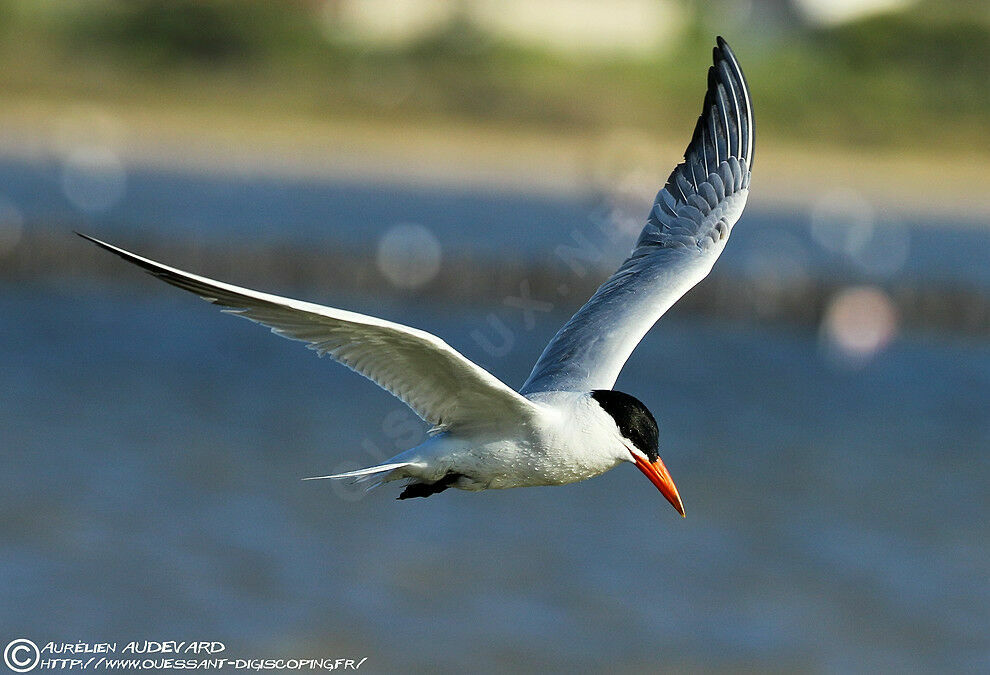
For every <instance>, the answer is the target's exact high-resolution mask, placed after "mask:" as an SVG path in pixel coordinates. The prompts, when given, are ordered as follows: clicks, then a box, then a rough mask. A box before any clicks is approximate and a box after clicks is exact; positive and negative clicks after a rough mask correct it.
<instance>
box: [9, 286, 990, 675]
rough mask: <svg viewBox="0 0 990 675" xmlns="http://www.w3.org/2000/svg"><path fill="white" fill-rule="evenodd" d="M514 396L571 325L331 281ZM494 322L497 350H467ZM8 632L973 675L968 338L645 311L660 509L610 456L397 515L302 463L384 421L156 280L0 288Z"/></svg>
mask: <svg viewBox="0 0 990 675" xmlns="http://www.w3.org/2000/svg"><path fill="white" fill-rule="evenodd" d="M325 300H326V301H328V302H331V303H335V304H337V305H338V306H343V307H347V308H349V309H353V310H358V311H363V312H368V313H372V314H376V315H382V316H385V317H387V318H390V319H394V320H397V321H402V322H407V323H413V324H414V325H416V326H418V327H420V328H424V329H427V330H430V331H433V332H435V333H437V334H439V335H442V336H444V337H445V338H446V339H447V340H448V341H449V342H450V343H451V344H452V345H453V346H454V347H456V348H458V349H460V350H461V351H463V353H465V354H466V355H467V356H468V357H470V358H473V359H476V360H478V361H479V362H481V363H484V364H485V365H486V366H488V367H489V368H491V369H492V370H493V371H494V372H495V373H496V374H498V375H499V376H500V377H502V378H503V379H504V380H505V381H506V382H508V383H510V384H513V385H518V384H519V383H521V382H522V380H523V379H524V378H525V376H526V374H527V372H528V369H529V366H530V364H531V363H532V361H533V360H534V359H535V357H536V356H537V355H538V353H539V351H540V350H541V348H542V345H543V344H544V342H545V340H546V338H547V337H548V336H549V335H550V334H551V333H552V332H553V331H554V330H556V328H557V327H558V325H559V324H560V323H561V322H562V321H563V320H564V319H566V313H560V312H557V313H554V314H553V315H545V314H540V315H538V317H537V322H536V324H535V326H533V327H532V329H527V327H526V325H525V323H524V322H523V321H522V318H521V317H520V316H518V313H517V315H516V316H513V315H512V314H511V313H507V312H506V309H505V308H504V307H490V308H489V307H475V308H470V309H469V308H465V307H462V306H452V307H451V306H438V305H433V304H430V303H428V302H426V301H422V300H420V301H404V302H401V303H400V302H398V301H391V300H381V299H376V298H370V297H330V298H325ZM491 313H494V314H496V315H498V316H501V317H503V318H504V320H505V321H506V323H507V325H508V326H509V327H510V329H511V331H512V333H513V336H514V343H513V346H512V348H511V349H509V350H508V353H506V354H505V355H503V356H500V357H497V358H496V357H492V356H490V355H488V354H487V353H486V352H485V351H484V350H483V349H482V348H481V347H480V345H479V342H478V340H477V339H476V338H475V337H473V336H472V335H473V332H474V331H481V332H482V333H484V331H486V330H488V329H489V324H488V323H487V321H488V317H489V315H490V314H491ZM0 353H2V354H3V355H4V359H3V367H2V368H0V391H2V392H3V394H2V395H0V400H2V404H0V439H2V448H3V450H2V453H3V454H2V462H3V466H4V474H3V475H4V483H5V484H4V489H3V490H2V491H0V511H2V513H3V518H2V519H0V626H2V627H3V632H2V636H0V637H3V639H4V641H6V640H7V639H8V637H10V636H14V635H17V636H25V637H29V638H32V639H34V640H35V641H36V642H42V641H48V640H71V641H76V640H84V641H91V642H95V641H126V640H143V639H151V640H167V639H176V640H193V639H195V640H221V641H223V642H225V643H226V645H227V655H228V656H231V657H239V658H246V657H265V658H288V657H314V656H350V657H354V656H356V657H359V658H360V657H364V656H367V657H368V658H369V661H368V662H367V664H366V665H365V666H364V667H363V670H368V671H370V672H400V670H402V671H404V670H409V669H411V670H414V671H424V672H426V671H428V672H436V671H437V670H451V671H464V670H470V671H477V670H481V671H495V670H503V669H508V668H512V669H526V670H549V671H555V672H563V671H574V670H588V669H596V670H602V669H605V668H608V669H609V670H610V671H616V672H631V671H638V672H642V671H644V670H657V669H659V668H667V669H671V670H681V671H697V670H699V669H704V670H709V671H724V672H738V671H740V670H753V671H767V670H770V671H778V672H779V671H794V670H801V671H825V672H917V671H928V672H962V671H969V672H987V670H990V637H988V636H990V584H988V579H990V529H988V526H987V517H988V514H990V510H988V507H990V497H988V495H990V491H988V489H987V486H988V484H990V452H988V451H990V416H988V415H987V409H988V405H987V404H988V402H990V345H987V344H986V343H985V342H976V341H967V340H965V339H956V338H950V337H939V336H931V335H929V336H927V337H925V338H924V339H920V338H918V337H914V336H911V335H902V336H900V337H899V338H898V339H897V340H895V341H894V342H893V343H892V345H891V346H890V347H889V348H888V349H886V350H885V351H882V352H880V354H879V355H878V356H877V357H876V358H875V359H873V360H872V361H870V362H869V363H867V364H865V365H864V366H863V367H862V368H860V369H855V370H851V369H848V368H846V367H842V366H839V365H836V364H835V363H833V362H832V361H831V360H830V359H828V358H827V357H826V356H825V355H824V354H823V351H822V350H821V349H820V347H819V345H818V338H817V334H816V333H815V331H813V330H781V329H780V328H770V327H765V326H761V325H753V324H739V323H725V322H719V321H714V320H699V319H684V318H678V317H677V316H670V317H667V318H665V319H664V320H663V321H662V322H661V323H660V324H659V325H658V327H657V328H656V329H655V330H654V331H653V332H652V333H651V334H650V336H649V337H648V338H647V340H646V341H645V342H644V343H643V344H642V345H641V347H640V349H639V350H638V351H637V352H636V353H635V354H634V356H633V358H632V360H631V362H630V363H629V365H628V367H627V368H626V369H625V371H624V372H623V375H622V377H621V378H620V381H619V383H618V387H619V388H620V389H623V390H625V391H628V392H630V393H633V394H635V395H636V396H638V397H639V398H641V399H642V400H643V401H645V402H646V403H647V404H648V405H649V406H650V407H651V408H652V409H653V411H654V412H655V413H656V414H657V416H658V418H659V420H660V424H661V455H662V456H663V458H664V460H665V461H666V464H667V466H668V467H669V468H670V470H671V473H672V475H673V476H674V478H675V479H676V480H677V484H678V487H679V488H680V491H681V494H682V496H683V497H684V502H685V505H686V508H687V512H688V518H687V519H681V518H679V517H678V516H677V515H676V514H675V513H674V511H673V510H672V509H671V508H670V507H669V505H667V503H666V502H665V501H664V500H663V499H662V498H661V497H660V496H659V495H658V494H657V492H656V490H655V489H654V488H653V486H652V485H650V484H649V483H648V482H647V481H645V480H644V479H643V478H642V476H641V475H640V474H639V473H638V472H637V471H635V470H634V469H633V468H632V467H631V466H629V467H620V468H618V469H616V470H613V471H612V472H610V473H608V474H606V475H604V476H602V477H600V478H597V479H594V480H591V481H587V482H585V483H580V484H577V485H572V486H567V487H561V488H538V489H525V490H509V491H492V492H487V493H479V494H470V493H461V492H457V491H453V490H451V491H447V492H445V493H444V494H442V495H438V496H436V497H433V498H430V499H427V500H410V501H403V502H396V501H394V499H393V497H394V496H395V493H396V491H395V490H394V489H391V488H382V489H379V490H377V491H373V492H370V493H367V494H364V493H360V492H354V491H352V490H350V489H348V488H340V487H339V486H338V487H335V486H334V485H330V484H327V483H325V482H310V483H302V482H300V481H299V478H300V477H303V476H308V475H314V474H322V473H326V472H328V471H330V470H333V469H336V468H338V467H343V466H353V465H357V464H364V463H368V462H370V461H375V460H377V459H379V458H380V457H381V456H383V455H389V454H392V453H393V452H395V451H396V450H397V449H401V448H404V447H407V446H408V445H412V444H414V443H416V442H417V441H418V440H419V438H421V435H422V433H423V427H422V426H420V425H419V424H418V423H416V422H415V420H414V419H413V418H412V417H411V414H410V413H408V412H406V411H405V409H404V408H403V407H402V406H401V404H399V403H398V402H396V401H395V400H394V399H392V398H391V397H389V396H388V395H387V394H385V393H383V392H381V391H379V390H378V389H377V388H376V387H374V386H373V385H372V384H370V383H368V382H367V381H365V380H363V379H362V378H360V377H358V376H356V375H354V374H353V373H351V372H349V371H347V370H346V369H344V368H342V367H340V366H338V365H336V364H334V363H332V362H330V361H328V360H323V361H319V360H317V359H316V358H315V357H314V356H313V354H312V353H310V352H308V351H307V350H305V349H303V348H302V347H301V346H299V345H298V344H294V343H291V342H288V341H285V340H280V339H277V338H275V337H273V336H271V335H270V334H268V333H267V331H265V330H263V329H260V328H259V327H257V326H254V325H252V324H250V323H248V322H246V321H240V320H237V319H235V318H231V317H228V316H224V315H221V314H220V313H218V312H217V311H216V310H215V308H212V307H210V306H209V305H207V304H205V303H202V302H200V301H198V300H196V299H195V298H192V297H189V296H187V295H185V294H182V293H180V292H178V291H176V290H175V289H170V288H167V287H164V285H163V286H162V288H160V289H159V288H157V287H155V286H153V285H152V284H151V282H150V281H149V282H148V286H147V287H146V286H141V285H138V284H126V285H119V286H118V285H109V284H95V283H86V282H70V281H67V280H63V281H44V280H39V281H36V282H33V283H28V284H23V285H9V284H8V285H6V286H2V287H0Z"/></svg>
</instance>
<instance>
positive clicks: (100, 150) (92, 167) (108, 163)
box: [62, 146, 127, 213]
mask: <svg viewBox="0 0 990 675" xmlns="http://www.w3.org/2000/svg"><path fill="white" fill-rule="evenodd" d="M126 182H127V172H126V170H125V169H124V164H123V162H122V161H121V160H120V157H119V156H118V155H117V153H115V152H114V151H112V150H110V149H109V148H107V147H101V146H81V147H78V148H75V149H74V150H72V151H71V152H70V153H69V155H68V157H66V159H65V162H64V163H63V165H62V192H63V194H65V197H66V199H68V200H69V201H70V202H71V203H72V205H73V206H75V207H76V208H77V209H79V210H80V211H85V212H86V213H98V212H101V211H106V210H108V209H110V208H112V207H113V206H114V205H115V204H117V202H119V201H120V200H121V199H122V198H123V196H124V189H125V186H126Z"/></svg>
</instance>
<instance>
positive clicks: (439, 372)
mask: <svg viewBox="0 0 990 675" xmlns="http://www.w3.org/2000/svg"><path fill="white" fill-rule="evenodd" d="M80 236H81V237H83V238H85V239H88V240H89V241H91V242H93V243H94V244H96V245H97V246H100V247H102V248H104V249H106V250H108V251H110V252H111V253H115V254H117V255H118V256H120V257H121V258H123V259H124V260H126V261H128V262H131V263H133V264H135V265H137V266H138V267H141V268H143V269H145V270H146V271H147V272H149V273H151V274H153V275H154V276H156V277H158V278H159V279H161V280H162V281H165V282H167V283H169V284H172V285H173V286H178V287H179V288H182V289H184V290H187V291H191V292H192V293H195V294H196V295H198V296H200V297H201V298H203V299H204V300H208V301H210V302H212V303H214V304H217V305H220V306H221V307H226V308H227V309H225V310H224V311H226V312H230V313H232V314H236V315H237V316H242V317H244V318H246V319H250V320H251V321H255V322H257V323H260V324H263V325H265V326H268V327H269V328H271V329H272V332H273V333H276V334H277V335H281V336H283V337H287V338H290V339H293V340H301V341H303V342H306V343H308V346H309V347H310V348H311V349H313V350H315V351H316V352H317V353H318V354H320V355H321V356H322V355H323V354H327V355H329V356H331V357H333V358H334V359H336V360H337V361H340V362H341V363H343V364H344V365H345V366H347V367H348V368H351V369H352V370H354V371H356V372H358V373H360V374H361V375H364V376H365V377H367V378H368V379H370V380H372V381H373V382H375V383H376V384H378V385H379V386H380V387H382V388H383V389H385V390H386V391H389V392H391V393H392V394H393V395H395V396H396V397H397V398H399V399H400V400H402V401H403V402H405V403H406V405H408V406H409V407H410V408H412V410H413V411H414V412H415V413H416V414H417V415H419V416H420V417H422V418H423V419H424V420H426V421H427V422H430V423H432V424H434V425H436V426H442V427H448V428H449V427H457V426H461V427H464V426H484V424H485V423H493V424H497V423H499V422H500V421H501V420H503V419H509V420H516V421H518V420H520V419H523V420H524V419H527V418H528V417H527V416H528V415H530V414H531V413H533V412H534V410H535V407H534V404H533V403H531V402H530V401H528V400H526V399H525V398H523V397H522V396H520V395H519V394H518V393H516V392H515V391H513V390H512V389H511V388H510V387H508V386H507V385H505V384H504V383H502V382H501V381H500V380H499V379H498V378H496V377H495V376H494V375H492V374H491V373H489V372H488V371H486V370H484V369H483V368H482V367H481V366H478V365H477V364H475V363H473V362H471V361H469V360H468V359H467V358H465V357H464V356H463V355H461V354H460V353H459V352H457V351H456V350H454V349H453V348H452V347H450V346H449V345H448V344H447V343H446V342H444V341H443V340H441V339H440V338H438V337H437V336H435V335H432V334H431V333H427V332H425V331H422V330H417V329H415V328H410V327H409V326H403V325H401V324H397V323H392V322H391V321H385V320H384V319H378V318H375V317H373V316H365V315H363V314H357V313H355V312H348V311H345V310H342V309H334V308H333V307H324V306H322V305H316V304H313V303H310V302H303V301H301V300H292V299H290V298H282V297H279V296H277V295H271V294H268V293H261V292H258V291H253V290H250V289H248V288H240V287H238V286H233V285H231V284H227V283H224V282H221V281H214V280H212V279H207V278H205V277H201V276H198V275H196V274H190V273H189V272H183V271H182V270H178V269H175V268H174V267H168V266H167V265H162V264H161V263H157V262H155V261H153V260H148V259H147V258H143V257H141V256H139V255H135V254H134V253H131V252H129V251H125V250H124V249H122V248H118V247H117V246H113V245H112V244H108V243H106V242H102V241H100V240H98V239H94V238H92V237H88V236H86V235H83V234H80ZM479 421H480V423H479Z"/></svg>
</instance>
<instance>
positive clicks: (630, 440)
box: [591, 389, 684, 516]
mask: <svg viewBox="0 0 990 675" xmlns="http://www.w3.org/2000/svg"><path fill="white" fill-rule="evenodd" d="M591 397H592V398H593V399H594V400H595V401H597V402H598V405H600V406H601V408H602V410H604V411H605V412H606V413H608V414H609V416H610V417H611V418H612V420H613V421H614V422H615V426H616V428H617V429H618V430H619V435H620V436H621V438H622V442H623V445H625V447H626V449H627V450H628V451H629V452H628V457H623V459H625V460H626V461H629V462H633V463H634V464H635V465H636V468H638V469H639V470H640V471H642V472H643V474H645V475H646V477H647V478H649V479H650V482H651V483H653V484H654V485H656V486H657V489H658V490H660V494H662V495H663V496H664V497H666V499H667V501H668V502H670V503H671V505H672V506H673V507H674V508H675V509H677V512H678V513H680V514H681V515H682V516H683V515H684V505H683V504H682V503H681V496H680V495H679V494H678V493H677V487H676V486H675V485H674V481H673V479H672V478H671V477H670V473H668V471H667V467H666V466H664V464H663V461H662V460H661V459H660V454H659V449H660V431H659V428H658V427H657V421H656V419H654V417H653V413H651V412H650V411H649V409H648V408H647V407H646V406H645V405H643V403H642V401H640V400H639V399H637V398H636V397H635V396H630V395H629V394H624V393H623V392H621V391H613V390H611V389H595V390H594V391H592V392H591Z"/></svg>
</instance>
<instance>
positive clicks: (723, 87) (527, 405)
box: [80, 37, 754, 515]
mask: <svg viewBox="0 0 990 675" xmlns="http://www.w3.org/2000/svg"><path fill="white" fill-rule="evenodd" d="M753 128H754V126H753V110H752V103H751V100H750V94H749V88H748V86H747V85H746V79H745V77H744V76H743V72H742V69H741V68H740V67H739V63H738V61H737V60H736V57H735V55H734V54H733V53H732V50H731V49H730V48H729V46H728V45H727V44H726V43H725V41H724V40H723V39H722V38H721V37H719V38H717V46H716V47H715V48H714V50H713V65H712V66H711V67H710V68H709V69H708V88H707V91H706V93H705V100H704V105H703V107H702V111H701V116H700V117H699V118H698V122H697V125H696V126H695V128H694V134H693V135H692V137H691V142H690V144H689V145H688V147H687V150H686V151H685V153H684V161H682V162H681V163H680V164H678V165H677V167H676V168H675V169H674V171H673V172H672V173H671V174H670V177H669V178H668V179H667V182H666V184H665V185H664V187H663V189H662V190H660V192H659V193H658V194H657V197H656V200H655V202H654V204H653V207H652V209H651V210H650V213H649V216H648V217H647V221H646V225H645V226H644V228H643V230H642V233H641V234H640V236H639V239H638V241H637V242H636V245H635V247H634V248H633V251H632V253H631V254H630V256H629V257H628V258H627V259H626V261H625V262H623V263H622V265H621V266H620V267H619V269H618V270H617V271H616V272H615V274H613V275H612V276H611V277H609V279H608V280H606V281H605V283H604V284H602V285H601V287H599V288H598V290H597V291H596V292H595V294H594V295H593V296H592V297H591V299H590V300H588V302H587V303H585V305H584V306H583V307H581V309H580V310H578V312H577V313H576V314H575V315H574V316H573V317H571V319H570V320H569V321H568V322H567V323H566V324H565V325H564V327H563V328H561V329H560V331H559V332H558V333H557V334H556V335H555V336H554V338H553V339H552V340H551V341H550V343H549V344H548V345H547V346H546V348H545V349H544V351H543V354H542V355H541V356H540V358H539V360H538V361H537V362H536V365H535V366H534V367H533V371H532V373H531V374H530V376H529V378H528V379H527V380H526V382H525V384H523V386H522V388H521V389H520V390H519V391H515V390H513V389H512V388H511V387H509V386H507V385H505V384H504V383H503V382H501V381H500V380H499V379H498V378H497V377H495V376H494V375H492V374H491V373H489V372H487V371H486V370H485V369H483V368H481V367H480V366H478V365H477V364H475V363H473V362H471V361H470V360H468V359H467V358H465V357H464V356H463V355H461V354H460V353H459V352H457V351H456V350H454V349H452V348H451V347H450V346H449V345H448V344H447V343H446V342H444V341H443V340H441V339H440V338H438V337H437V336H435V335H432V334H430V333H427V332H425V331H422V330H418V329H416V328H410V327H409V326H404V325H401V324H397V323H392V322H391V321H386V320H384V319H379V318H376V317H372V316H366V315H363V314H358V313H355V312H349V311H346V310H342V309H334V308H332V307H325V306H322V305H317V304H313V303H309V302H303V301H300V300H292V299H290V298H283V297H279V296H277V295H271V294H268V293H262V292H259V291H253V290H250V289H247V288H240V287H238V286H233V285H231V284H227V283H224V282H221V281H214V280H212V279H207V278H205V277H202V276H198V275H196V274H190V273H189V272H183V271H182V270H179V269H176V268H174V267H169V266H167V265H163V264H161V263H158V262H155V261H153V260H149V259H147V258H144V257H141V256H139V255H136V254H134V253H130V252H129V251H125V250H124V249H122V248H118V247H117V246H113V245H112V244H108V243H106V242H103V241H100V240H98V239H94V238H92V237H89V236H86V235H83V234H80V236H82V237H84V238H85V239H88V240H89V241H91V242H93V243H94V244H96V245H98V246H100V247H102V248H104V249H106V250H108V251H110V252H112V253H115V254H116V255H118V256H120V257H121V258H123V259H124V260H127V261H128V262H131V263H133V264H135V265H137V266H139V267H141V268H144V269H145V270H146V271H147V272H149V273H151V274H153V275H154V276H156V277H158V278H159V279H161V280H162V281H165V282H167V283H169V284H172V285H173V286H178V287H179V288H183V289H185V290H187V291H191V292H193V293H195V294H196V295H199V296H200V297H202V298H203V299H205V300H209V301H210V302H212V303H214V304H217V305H220V306H221V307H224V308H226V309H224V311H226V312H230V313H233V314H236V315H238V316H242V317H244V318H246V319H250V320H251V321H255V322H257V323H260V324H263V325H265V326H268V327H269V328H271V330H272V332H274V333H276V334H277V335H281V336H283V337H287V338H291V339H293V340H301V341H303V342H306V343H308V346H309V347H310V348H311V349H313V350H315V351H316V352H317V353H318V354H319V355H321V356H322V355H324V354H326V355H329V356H330V357H332V358H333V359H335V360H337V361H339V362H341V363H342V364H344V365H345V366H347V367H349V368H351V369H353V370H355V371H356V372H358V373H360V374H361V375H364V376H365V377H367V378H368V379H370V380H372V381H373V382H375V383H376V384H378V385H379V386H380V387H382V388H384V389H386V390H387V391H389V392H391V393H392V394H393V395H395V396H396V397H398V398H399V399H400V400H402V401H403V402H404V403H405V404H406V405H408V406H409V407H410V408H411V409H412V410H413V411H414V412H415V413H416V414H417V415H419V416H420V417H421V418H422V419H423V420H425V421H426V422H428V423H430V424H432V425H433V426H432V428H431V429H430V433H429V436H428V438H427V440H426V441H425V442H423V443H421V444H420V445H417V446H416V447H414V448H411V449H409V450H406V451H405V452H402V453H400V454H398V455H396V456H395V457H393V458H391V459H390V460H388V461H387V462H385V463H383V464H379V465H376V466H370V467H367V468H364V469H359V470H357V471H348V472H346V473H338V474H333V475H329V476H316V477H314V478H331V479H355V480H358V481H375V484H376V485H378V484H382V483H388V482H391V481H396V480H403V481H404V488H403V490H402V492H401V493H400V494H399V497H398V498H399V499H407V498H410V497H428V496H430V495H433V494H436V493H438V492H442V491H443V490H446V489H447V488H458V489H461V490H487V489H501V488H512V487H528V486H537V485H563V484H567V483H573V482H577V481H582V480H586V479H588V478H592V477H594V476H597V475H599V474H602V473H604V472H606V471H608V470H609V469H612V468H614V467H616V466H618V465H620V464H622V463H624V462H631V463H633V464H635V465H636V467H637V468H638V469H639V470H640V471H642V472H643V473H644V474H645V475H646V477H647V478H649V479H650V481H651V482H652V483H653V484H654V485H655V486H656V487H657V488H658V489H659V490H660V492H661V493H662V494H663V496H664V497H665V498H666V499H667V501H669V502H670V503H671V505H673V507H674V508H675V509H677V511H678V512H679V513H680V514H681V515H684V505H683V503H682V501H681V497H680V495H679V494H678V491H677V487H676V486H675V485H674V481H673V479H671V477H670V473H669V472H668V471H667V468H666V467H665V466H664V463H663V461H662V460H661V459H660V455H659V431H658V427H657V422H656V419H655V418H654V417H653V414H652V413H651V412H650V411H649V409H648V408H647V407H646V406H645V405H644V404H643V403H642V402H640V401H639V400H638V399H636V398H635V397H633V396H631V395H630V394H626V393H623V392H619V391H614V390H613V389H612V387H613V385H614V384H615V381H616V378H617V377H618V376H619V372H620V371H621V370H622V367H623V365H624V364H625V362H626V359H628V358H629V355H630V354H631V353H632V351H633V349H635V347H636V345H637V344H638V343H639V341H640V340H641V339H642V338H643V336H644V335H645V334H646V333H647V331H649V330H650V328H651V327H652V326H653V324H654V323H656V321H657V319H659V318H660V316H662V315H663V313H664V312H666V311H667V309H668V308H669V307H670V306H671V305H673V304H674V303H675V302H676V301H677V300H678V299H679V298H680V297H681V296H682V295H684V294H685V293H686V292H687V291H688V290H690V289H691V288H692V287H693V286H694V285H695V284H697V283H698V282H699V281H701V280H702V279H704V278H705V277H706V276H707V275H708V273H709V272H710V271H711V269H712V265H714V263H715V260H716V259H717V258H718V256H719V255H720V254H721V253H722V249H724V248H725V244H726V242H727V241H728V238H729V234H730V232H731V231H732V226H733V225H734V224H735V222H736V221H737V220H738V219H739V216H740V214H741V213H742V210H743V207H744V206H745V204H746V198H747V195H748V194H749V180H750V170H751V169H752V166H753Z"/></svg>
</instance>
